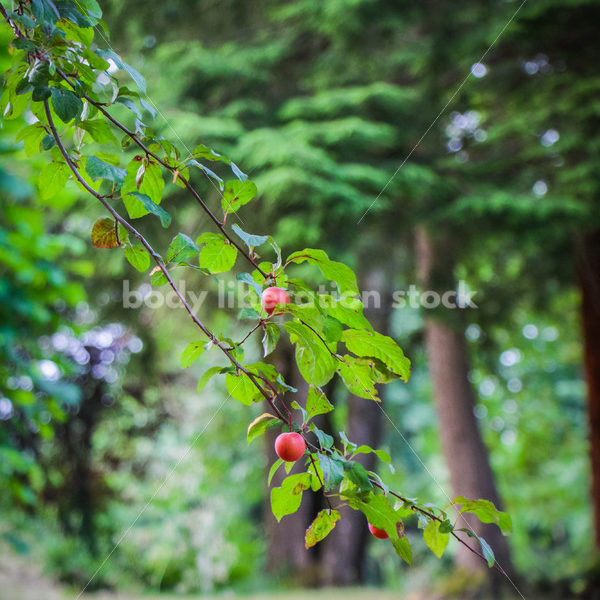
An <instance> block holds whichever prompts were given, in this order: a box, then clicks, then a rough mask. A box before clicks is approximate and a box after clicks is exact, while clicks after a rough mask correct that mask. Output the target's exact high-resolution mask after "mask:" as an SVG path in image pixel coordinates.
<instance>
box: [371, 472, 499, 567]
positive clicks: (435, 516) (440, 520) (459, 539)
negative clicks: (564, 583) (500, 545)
mask: <svg viewBox="0 0 600 600" xmlns="http://www.w3.org/2000/svg"><path fill="white" fill-rule="evenodd" d="M370 481H371V483H372V484H373V485H374V486H375V487H377V488H379V489H380V490H383V491H384V492H386V490H385V488H384V487H383V486H382V485H381V484H380V483H379V482H377V481H376V480H374V479H370ZM387 491H388V493H389V494H390V495H391V496H394V497H395V498H398V500H402V502H404V503H405V504H407V505H408V506H409V508H410V509H411V510H413V511H417V512H420V513H421V514H422V515H425V516H426V517H429V518H430V519H433V520H434V521H438V522H439V523H443V522H444V521H443V519H441V518H440V517H438V516H437V515H435V514H434V513H432V512H429V511H427V510H425V509H424V508H421V507H420V506H417V505H416V504H414V502H411V501H410V500H409V499H408V498H405V497H404V496H401V495H400V494H398V493H396V492H393V491H392V490H387ZM450 535H451V536H452V537H454V538H455V539H457V540H458V541H459V542H460V543H461V544H462V545H463V546H465V548H468V549H469V550H470V551H471V552H472V553H473V554H476V555H477V556H478V557H479V558H481V560H483V561H484V562H486V563H487V558H486V557H485V556H483V554H481V553H480V552H478V551H477V550H475V548H473V547H472V546H470V545H469V544H467V542H465V541H464V540H463V539H462V538H461V537H460V536H459V535H458V534H457V533H456V532H454V531H451V532H450ZM493 567H494V569H496V571H498V572H499V573H501V574H502V575H504V576H505V577H508V575H507V574H506V571H505V570H504V569H503V568H502V567H501V566H500V565H499V564H498V563H497V562H494V564H493Z"/></svg>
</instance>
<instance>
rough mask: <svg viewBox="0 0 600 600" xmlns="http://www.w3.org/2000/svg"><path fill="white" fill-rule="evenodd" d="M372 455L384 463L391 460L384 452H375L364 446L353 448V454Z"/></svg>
mask: <svg viewBox="0 0 600 600" xmlns="http://www.w3.org/2000/svg"><path fill="white" fill-rule="evenodd" d="M370 453H373V454H375V455H376V456H377V458H379V460H381V461H382V462H384V463H389V462H390V461H391V460H392V459H391V458H390V455H389V454H388V453H387V452H385V451H384V450H375V449H374V448H371V446H367V445H366V444H362V445H361V446H358V447H356V446H355V447H354V451H353V454H370Z"/></svg>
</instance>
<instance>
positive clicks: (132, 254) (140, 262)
mask: <svg viewBox="0 0 600 600" xmlns="http://www.w3.org/2000/svg"><path fill="white" fill-rule="evenodd" d="M125 258H126V259H127V260H128V261H129V264H130V265H131V266H132V267H134V268H135V269H137V270H138V271H140V272H144V271H146V270H147V269H148V267H149V266H150V255H149V254H148V252H147V251H146V249H145V248H144V247H143V246H127V248H125Z"/></svg>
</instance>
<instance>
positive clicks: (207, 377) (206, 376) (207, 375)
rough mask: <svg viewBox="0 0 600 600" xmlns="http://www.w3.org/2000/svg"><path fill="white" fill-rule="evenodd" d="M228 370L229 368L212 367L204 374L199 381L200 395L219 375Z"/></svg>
mask: <svg viewBox="0 0 600 600" xmlns="http://www.w3.org/2000/svg"><path fill="white" fill-rule="evenodd" d="M227 370H228V368H227V367H211V368H210V369H208V370H207V371H205V372H204V374H203V375H202V377H200V380H199V381H198V390H197V391H198V393H200V392H201V391H202V390H203V389H204V388H205V387H206V384H207V383H208V382H209V381H210V380H211V379H212V378H213V377H214V376H215V375H218V374H219V373H224V372H226V371H227Z"/></svg>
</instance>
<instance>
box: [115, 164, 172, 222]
mask: <svg viewBox="0 0 600 600" xmlns="http://www.w3.org/2000/svg"><path fill="white" fill-rule="evenodd" d="M140 169H141V170H142V174H143V178H142V180H141V182H140V185H139V187H138V173H139V171H140ZM164 187H165V181H164V179H163V177H162V173H161V170H160V167H159V166H158V165H157V164H154V163H148V164H147V165H144V164H143V163H140V162H138V161H135V160H132V161H131V162H130V163H129V164H128V165H127V175H126V176H125V181H124V182H123V189H122V190H121V194H122V195H123V196H124V197H123V202H124V204H125V208H126V209H127V212H128V213H129V216H130V217H131V218H132V219H137V218H138V217H143V216H144V215H147V214H148V211H147V210H146V209H145V208H144V207H143V205H140V203H139V202H137V201H136V200H134V199H133V198H128V197H127V195H128V194H129V193H130V192H141V193H142V194H146V195H147V196H150V198H151V200H152V202H154V203H155V204H160V201H161V200H162V194H163V190H164Z"/></svg>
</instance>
